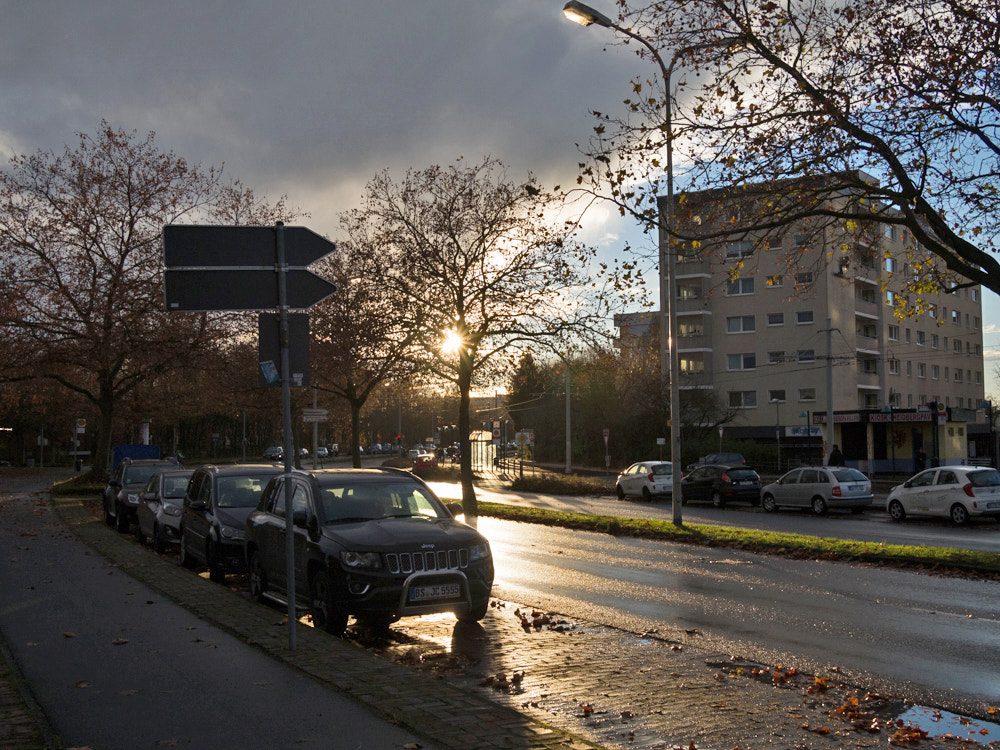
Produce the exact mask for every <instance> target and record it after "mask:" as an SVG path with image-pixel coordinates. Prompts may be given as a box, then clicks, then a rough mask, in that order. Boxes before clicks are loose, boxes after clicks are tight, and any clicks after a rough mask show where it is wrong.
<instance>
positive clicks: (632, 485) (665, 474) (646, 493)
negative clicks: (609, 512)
mask: <svg viewBox="0 0 1000 750" xmlns="http://www.w3.org/2000/svg"><path fill="white" fill-rule="evenodd" d="M673 480H674V476H673V465H672V464H671V463H670V462H669V461H639V462H637V463H634V464H632V465H631V466H629V467H628V468H627V469H625V471H623V472H622V473H621V474H619V475H618V481H616V482H615V493H616V494H617V495H618V499H619V500H624V499H625V498H626V497H641V498H642V499H643V500H645V501H646V502H647V503H648V502H652V500H653V498H654V497H655V496H657V495H660V496H667V497H669V496H671V495H672V494H673Z"/></svg>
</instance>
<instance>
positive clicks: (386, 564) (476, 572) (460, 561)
mask: <svg viewBox="0 0 1000 750" xmlns="http://www.w3.org/2000/svg"><path fill="white" fill-rule="evenodd" d="M285 481H286V480H285V477H284V476H283V475H280V476H277V477H275V478H273V479H272V480H271V482H270V484H268V486H267V489H266V490H265V491H264V493H263V495H262V496H261V499H260V503H259V504H258V506H257V509H256V510H254V511H253V512H252V513H251V514H250V515H249V517H248V518H247V521H246V537H247V543H246V555H247V567H248V569H249V571H250V595H251V597H253V598H254V599H256V600H258V601H259V600H260V599H262V598H263V597H265V596H266V597H268V598H272V599H277V600H278V601H283V602H285V603H287V601H288V599H287V597H288V596H289V595H290V594H289V592H288V591H287V585H286V574H285V571H286V563H285V554H286V547H285V494H286V493H285V484H284V483H285ZM290 481H291V482H292V483H293V488H292V524H293V529H294V533H295V535H296V537H297V539H296V542H295V555H296V560H295V573H296V578H295V600H296V602H297V604H298V605H299V606H303V607H305V608H307V609H308V610H309V611H310V612H311V614H312V617H313V623H314V624H315V625H316V626H317V627H321V628H323V629H325V630H327V631H328V632H331V633H336V634H338V635H339V634H341V633H343V632H344V629H345V628H346V627H347V620H348V617H349V616H351V615H353V616H355V617H359V618H365V619H368V620H369V621H372V622H375V623H379V624H386V625H387V624H388V623H390V622H394V621H395V620H398V619H399V618H400V617H405V616H409V615H422V614H430V613H436V612H453V613H454V614H455V615H456V616H457V617H458V619H459V620H460V621H463V622H465V621H477V620H481V619H482V618H483V617H484V616H485V615H486V611H487V609H488V607H489V598H490V591H491V589H492V586H493V557H492V554H491V552H490V545H489V542H488V541H486V538H485V537H483V536H482V535H481V534H480V533H479V532H478V531H476V530H475V529H473V528H470V527H469V526H466V525H465V524H463V523H460V522H459V521H457V520H455V518H454V516H455V515H457V514H459V513H461V506H460V505H458V504H457V503H454V504H452V505H449V506H447V507H446V506H445V505H444V504H443V503H442V502H441V501H440V500H439V499H438V498H437V496H436V495H435V494H434V492H433V491H432V490H431V489H430V488H429V487H428V486H427V485H426V484H425V483H424V482H423V481H422V480H421V479H420V478H418V477H415V476H414V475H413V474H411V473H410V472H407V471H404V470H401V469H389V468H381V469H325V470H322V471H315V472H309V473H307V472H302V471H295V472H293V474H292V477H291V479H290Z"/></svg>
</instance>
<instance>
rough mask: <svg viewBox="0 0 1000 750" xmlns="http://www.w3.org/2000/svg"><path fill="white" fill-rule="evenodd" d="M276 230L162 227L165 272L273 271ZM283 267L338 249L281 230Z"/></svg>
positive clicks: (307, 233) (299, 230)
mask: <svg viewBox="0 0 1000 750" xmlns="http://www.w3.org/2000/svg"><path fill="white" fill-rule="evenodd" d="M276 229H277V228H276V227H227V226H206V225H198V224H167V225H166V226H165V227H163V265H164V266H166V267H167V268H183V267H196V268H210V267H220V266H222V267H226V266H242V267H247V266H258V267H261V266H263V267H268V268H272V269H273V268H274V264H275V249H274V244H275V232H276ZM282 231H283V232H284V235H285V263H286V264H287V265H288V266H289V267H291V268H305V267H306V266H308V265H309V264H310V263H314V262H315V261H317V260H319V259H320V258H322V257H323V256H325V255H329V254H330V253H332V252H333V251H334V250H336V249H337V246H336V245H335V244H334V243H332V242H330V240H328V239H326V238H325V237H321V236H320V235H318V234H316V233H315V232H314V231H312V230H311V229H308V228H306V227H282Z"/></svg>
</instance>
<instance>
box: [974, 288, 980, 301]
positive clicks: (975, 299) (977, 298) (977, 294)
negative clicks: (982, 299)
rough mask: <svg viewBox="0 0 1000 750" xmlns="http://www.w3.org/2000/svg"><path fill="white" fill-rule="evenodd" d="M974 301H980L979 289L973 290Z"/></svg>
mask: <svg viewBox="0 0 1000 750" xmlns="http://www.w3.org/2000/svg"><path fill="white" fill-rule="evenodd" d="M972 301H973V302H979V290H978V289H973V290H972Z"/></svg>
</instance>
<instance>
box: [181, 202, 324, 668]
mask: <svg viewBox="0 0 1000 750" xmlns="http://www.w3.org/2000/svg"><path fill="white" fill-rule="evenodd" d="M336 249H337V246H336V245H335V244H334V243H332V242H330V241H329V240H327V239H326V238H324V237H321V236H320V235H318V234H316V233H315V232H313V231H312V230H310V229H307V228H306V227H286V226H285V225H284V222H280V221H279V222H277V223H276V224H275V225H274V226H273V227H266V226H199V225H186V224H168V225H166V226H164V227H163V265H164V268H165V270H164V273H163V284H164V299H165V302H166V308H167V312H196V311H197V312H204V311H216V310H269V309H274V308H278V311H279V317H278V340H279V349H280V355H279V357H280V363H281V364H280V368H275V367H274V365H273V363H271V362H270V361H269V362H267V363H262V367H261V371H262V375H263V377H264V380H265V381H269V380H271V379H272V375H273V371H274V370H275V369H277V370H279V372H280V377H281V405H282V427H283V432H284V436H283V440H282V449H283V451H284V461H285V470H284V474H283V480H284V481H283V489H284V493H285V510H286V512H285V563H286V569H287V577H286V591H288V647H289V649H291V650H292V651H294V650H295V565H294V561H295V534H294V533H293V529H292V520H291V519H292V466H293V463H292V462H293V460H294V457H293V455H292V395H291V367H290V364H289V339H290V334H289V313H288V311H289V309H296V310H304V309H308V308H310V307H312V306H313V305H315V304H317V303H319V302H322V301H323V300H324V299H326V298H327V297H329V296H330V295H331V294H333V293H334V292H335V291H337V285H336V284H334V283H332V282H330V281H327V280H326V279H323V278H321V277H319V276H317V275H316V274H314V273H312V272H311V271H308V270H306V266H308V265H310V264H311V263H313V262H315V261H317V260H319V259H320V258H322V257H324V256H326V255H329V254H330V253H332V252H333V251H334V250H336ZM265 365H267V366H265Z"/></svg>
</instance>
